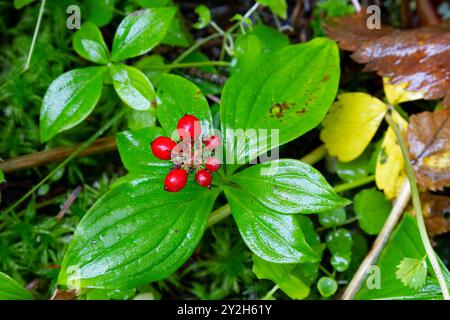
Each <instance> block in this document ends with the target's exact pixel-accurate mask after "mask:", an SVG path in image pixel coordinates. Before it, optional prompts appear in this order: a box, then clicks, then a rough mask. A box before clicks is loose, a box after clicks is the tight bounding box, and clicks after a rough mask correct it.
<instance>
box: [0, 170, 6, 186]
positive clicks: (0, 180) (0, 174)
mask: <svg viewBox="0 0 450 320" xmlns="http://www.w3.org/2000/svg"><path fill="white" fill-rule="evenodd" d="M5 181H6V180H5V174H4V173H3V171H2V170H1V169H0V183H3V182H5Z"/></svg>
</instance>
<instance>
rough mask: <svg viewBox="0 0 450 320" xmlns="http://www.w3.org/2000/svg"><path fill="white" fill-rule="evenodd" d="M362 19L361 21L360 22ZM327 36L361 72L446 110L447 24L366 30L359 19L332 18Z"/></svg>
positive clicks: (449, 88) (449, 93)
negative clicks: (349, 53)
mask: <svg viewBox="0 0 450 320" xmlns="http://www.w3.org/2000/svg"><path fill="white" fill-rule="evenodd" d="M361 17H362V18H361ZM324 29H325V31H326V32H327V35H328V36H329V37H330V38H332V39H334V40H336V41H338V43H339V46H340V47H341V48H342V49H344V50H350V51H354V52H353V54H352V58H353V59H354V60H355V61H356V62H359V63H364V64H366V66H365V69H364V70H365V71H375V72H377V74H379V75H381V76H384V77H388V78H389V79H390V83H393V84H399V83H407V84H408V86H407V87H406V90H408V91H421V92H424V98H425V99H428V100H433V99H439V98H444V104H445V105H447V106H450V21H446V22H442V23H440V24H437V25H433V26H429V27H425V28H418V29H412V30H393V29H391V28H389V27H385V26H382V28H381V29H380V30H378V31H379V32H374V31H375V30H369V29H367V27H366V21H365V20H364V17H363V16H361V15H357V16H354V17H353V16H345V17H342V18H334V19H333V20H330V21H328V22H326V23H325V26H324Z"/></svg>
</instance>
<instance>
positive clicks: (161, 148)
mask: <svg viewBox="0 0 450 320" xmlns="http://www.w3.org/2000/svg"><path fill="white" fill-rule="evenodd" d="M176 145H177V143H176V142H175V141H173V140H171V139H169V138H167V137H158V138H156V139H155V140H153V142H152V143H151V147H152V152H153V154H154V155H155V157H157V158H159V159H161V160H170V159H171V153H172V149H173V148H175V146H176Z"/></svg>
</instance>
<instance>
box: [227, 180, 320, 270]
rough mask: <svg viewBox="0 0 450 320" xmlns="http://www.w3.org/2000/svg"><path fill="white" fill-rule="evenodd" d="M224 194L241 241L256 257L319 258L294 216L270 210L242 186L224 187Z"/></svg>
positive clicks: (276, 259) (290, 260)
mask: <svg viewBox="0 0 450 320" xmlns="http://www.w3.org/2000/svg"><path fill="white" fill-rule="evenodd" d="M225 195H226V196H227V199H228V201H229V203H230V206H231V212H232V214H233V218H234V220H235V221H236V224H237V227H238V229H239V232H240V233H241V236H242V238H243V240H244V242H245V243H246V244H247V246H248V247H249V248H250V250H252V251H253V253H255V254H256V255H257V256H258V257H260V258H262V259H264V260H267V261H270V262H274V263H298V262H316V261H318V260H319V256H318V254H317V253H316V252H315V251H314V250H313V249H312V248H311V247H310V246H309V245H308V243H307V242H306V240H305V236H304V234H303V231H302V228H301V226H300V224H299V222H298V221H297V220H296V218H295V216H292V215H283V214H280V213H278V212H275V211H273V210H270V209H269V208H267V207H265V206H263V205H262V204H260V203H259V202H258V201H257V200H256V199H254V198H253V197H252V196H251V195H250V194H249V193H247V192H246V191H244V190H237V189H235V188H230V187H226V188H225Z"/></svg>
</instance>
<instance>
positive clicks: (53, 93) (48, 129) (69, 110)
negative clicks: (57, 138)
mask: <svg viewBox="0 0 450 320" xmlns="http://www.w3.org/2000/svg"><path fill="white" fill-rule="evenodd" d="M106 70H107V68H106V67H89V68H81V69H74V70H71V71H68V72H66V73H63V74H62V75H60V76H59V77H58V78H56V79H55V80H53V82H52V83H51V84H50V86H49V88H48V89H47V92H46V93H45V96H44V100H43V102H42V107H41V115H40V121H39V125H40V136H41V142H45V141H48V140H50V139H51V138H52V137H53V136H54V135H56V134H57V133H59V132H61V131H64V130H67V129H70V128H72V127H74V126H76V125H77V124H78V123H80V122H81V121H83V120H84V119H85V118H86V117H87V116H88V115H89V114H90V113H91V112H92V110H93V109H94V107H95V105H96V104H97V102H98V100H99V99H100V96H101V94H102V85H103V78H104V74H105V72H106Z"/></svg>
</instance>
